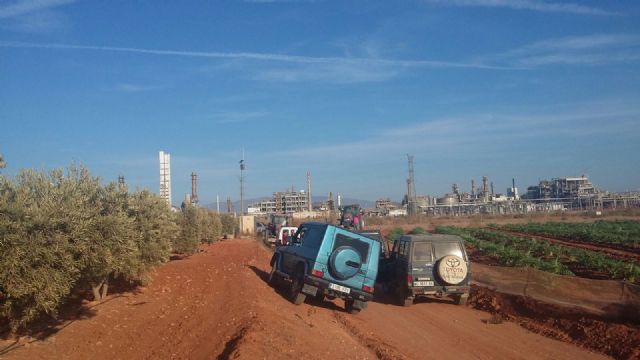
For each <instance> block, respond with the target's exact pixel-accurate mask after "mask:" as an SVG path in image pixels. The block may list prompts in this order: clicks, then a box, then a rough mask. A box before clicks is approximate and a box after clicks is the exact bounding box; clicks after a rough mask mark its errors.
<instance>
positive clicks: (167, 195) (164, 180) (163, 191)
mask: <svg viewBox="0 0 640 360" xmlns="http://www.w3.org/2000/svg"><path fill="white" fill-rule="evenodd" d="M160 197H161V198H162V199H164V201H166V202H167V204H168V205H169V206H171V155H170V154H169V153H166V152H164V151H160Z"/></svg>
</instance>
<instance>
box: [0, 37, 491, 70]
mask: <svg viewBox="0 0 640 360" xmlns="http://www.w3.org/2000/svg"><path fill="white" fill-rule="evenodd" d="M0 47H5V48H32V49H56V50H87V51H109V52H122V53H136V54H146V55H161V56H184V57H202V58H216V59H236V60H252V61H268V62H283V63H294V64H336V65H343V66H349V65H350V66H395V67H413V68H446V67H453V68H479V69H502V68H501V67H499V66H492V65H485V64H482V63H477V62H454V61H439V60H402V59H382V58H363V57H360V58H358V57H331V56H327V57H313V56H299V55H287V54H276V53H254V52H216V51H184V50H161V49H146V48H133V47H115V46H95V45H69V44H55V43H27V42H16V41H0Z"/></svg>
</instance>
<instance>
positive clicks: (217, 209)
mask: <svg viewBox="0 0 640 360" xmlns="http://www.w3.org/2000/svg"><path fill="white" fill-rule="evenodd" d="M216 211H217V212H218V214H220V195H218V194H216Z"/></svg>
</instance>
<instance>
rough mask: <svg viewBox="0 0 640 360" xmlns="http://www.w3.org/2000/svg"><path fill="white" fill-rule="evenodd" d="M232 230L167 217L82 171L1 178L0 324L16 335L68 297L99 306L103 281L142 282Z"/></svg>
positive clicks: (206, 216) (193, 217)
mask: <svg viewBox="0 0 640 360" xmlns="http://www.w3.org/2000/svg"><path fill="white" fill-rule="evenodd" d="M235 228H236V222H235V219H234V218H233V217H232V216H230V215H226V214H225V215H221V214H217V213H214V212H211V211H208V210H206V209H199V208H196V207H193V206H186V207H185V208H184V209H183V210H182V211H177V212H176V211H172V210H171V209H170V208H169V206H167V203H166V202H164V201H163V200H162V199H161V198H160V197H159V196H157V195H155V194H153V193H151V192H149V191H147V190H140V191H133V192H129V191H128V190H127V189H126V187H124V186H120V185H117V184H115V183H109V184H106V185H103V184H102V183H101V181H100V179H99V178H97V177H93V176H91V174H90V173H89V171H88V170H87V169H86V168H84V167H82V166H75V165H72V166H70V167H69V168H68V169H67V170H66V171H64V170H53V171H50V172H44V171H35V170H23V171H21V172H20V173H19V174H18V175H17V176H15V178H13V179H11V178H8V177H5V176H2V175H0V321H3V319H4V320H7V321H9V323H10V325H11V328H12V329H14V330H16V329H18V328H21V327H24V326H26V325H27V324H28V323H29V322H31V321H33V320H34V319H36V318H38V317H40V316H44V315H48V316H53V317H55V315H56V314H57V311H58V309H59V307H60V305H61V304H62V303H63V302H64V301H65V300H66V299H68V298H69V296H70V295H71V294H72V293H75V292H81V293H84V292H88V293H90V294H92V296H93V299H94V300H97V301H100V300H102V299H103V298H104V297H105V296H107V294H108V287H109V281H110V280H113V279H116V278H120V279H123V280H126V281H131V282H141V281H143V280H145V279H146V276H148V274H149V271H150V270H151V269H152V268H153V267H154V266H156V265H158V264H160V263H162V262H165V261H168V259H169V256H170V255H171V253H180V254H192V253H194V252H196V251H197V249H198V246H199V245H200V244H201V243H212V242H214V241H216V240H217V239H219V238H220V237H221V235H222V234H223V233H231V234H232V233H234V232H235Z"/></svg>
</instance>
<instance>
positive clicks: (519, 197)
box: [122, 151, 640, 218]
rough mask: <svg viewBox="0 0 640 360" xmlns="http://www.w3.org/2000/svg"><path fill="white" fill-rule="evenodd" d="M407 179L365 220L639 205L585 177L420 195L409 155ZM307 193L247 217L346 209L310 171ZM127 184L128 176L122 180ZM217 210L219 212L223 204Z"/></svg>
mask: <svg viewBox="0 0 640 360" xmlns="http://www.w3.org/2000/svg"><path fill="white" fill-rule="evenodd" d="M159 157H160V197H161V198H163V199H164V200H165V201H167V203H168V204H171V165H170V154H169V153H168V152H164V151H160V153H159ZM407 162H408V177H407V179H406V185H407V187H406V193H405V195H404V197H403V199H402V201H401V202H398V203H396V202H393V201H392V200H391V199H390V198H380V199H377V200H376V201H375V207H373V208H364V209H363V211H364V212H365V214H366V215H367V216H414V215H430V216H462V215H475V214H496V215H497V214H526V213H530V212H544V211H565V210H595V211H601V210H603V209H617V208H629V207H638V206H640V193H639V192H625V193H611V192H607V191H603V190H600V189H598V188H597V187H596V186H594V185H593V184H592V182H591V180H589V178H588V177H587V176H586V175H581V176H575V177H558V178H553V179H551V180H541V181H539V183H538V184H536V185H531V186H528V187H527V188H526V191H525V192H523V193H521V192H520V191H519V189H518V187H516V180H515V178H514V179H511V186H510V187H508V188H507V189H506V192H505V193H504V194H503V193H499V192H496V191H495V188H494V184H493V182H492V181H490V180H489V178H488V177H487V176H483V177H482V178H481V181H480V183H479V184H480V185H479V186H476V179H471V180H470V187H469V188H468V191H463V190H462V188H461V186H460V185H459V184H458V183H454V184H452V185H451V192H449V193H446V194H443V195H436V196H430V195H417V192H416V187H415V184H416V182H415V174H414V173H415V171H414V157H413V155H407ZM245 170H246V167H245V162H244V155H243V157H242V160H241V161H240V171H241V174H240V199H241V202H240V212H241V213H243V214H244V213H245V211H243V210H244V209H245V206H244V192H245V189H244V186H245V185H244V171H245ZM306 175H307V179H306V180H307V184H306V189H305V190H296V189H295V186H291V188H289V189H286V190H284V191H276V192H274V193H273V194H272V196H271V198H268V199H262V200H260V201H257V202H254V203H252V204H249V205H248V207H246V213H247V214H248V215H268V214H286V215H292V216H294V217H301V218H313V217H324V216H327V215H328V214H330V213H331V212H334V211H337V210H339V209H340V207H341V206H342V199H341V195H340V194H339V193H338V194H337V198H334V195H333V192H330V193H329V195H328V197H327V198H326V200H324V201H320V202H316V203H314V201H313V198H312V196H311V172H307V174H306ZM122 181H124V177H123V178H122ZM197 187H198V175H197V173H196V172H195V171H193V172H192V173H191V193H187V194H185V198H184V201H183V203H182V204H183V206H186V205H195V206H197V205H198V203H199V201H198V193H197ZM216 208H217V209H218V211H220V204H219V200H218V203H217V204H216ZM226 210H227V212H234V206H233V204H232V202H231V197H227V209H226Z"/></svg>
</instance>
